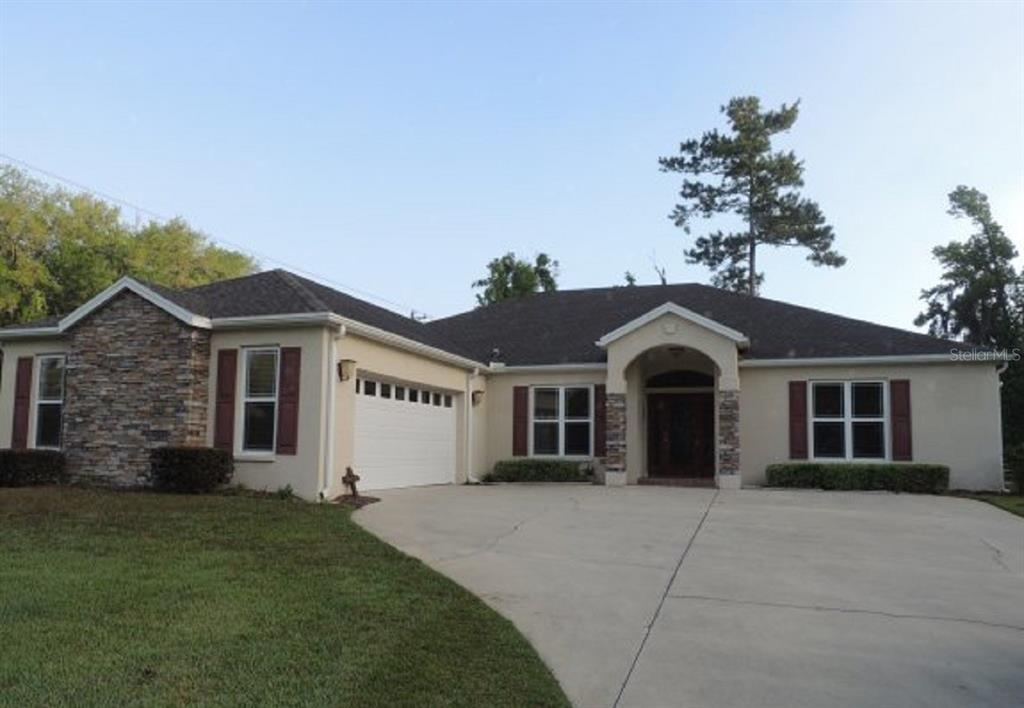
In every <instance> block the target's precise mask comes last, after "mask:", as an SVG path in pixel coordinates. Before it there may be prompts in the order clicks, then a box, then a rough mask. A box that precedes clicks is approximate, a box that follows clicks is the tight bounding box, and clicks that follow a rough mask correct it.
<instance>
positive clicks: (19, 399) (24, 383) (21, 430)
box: [11, 356, 32, 450]
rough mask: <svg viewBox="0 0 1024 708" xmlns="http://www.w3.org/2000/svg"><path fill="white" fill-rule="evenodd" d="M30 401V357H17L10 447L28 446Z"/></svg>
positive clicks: (21, 447) (22, 448)
mask: <svg viewBox="0 0 1024 708" xmlns="http://www.w3.org/2000/svg"><path fill="white" fill-rule="evenodd" d="M31 401H32V357H30V356H23V357H18V368H17V370H16V373H15V379H14V424H13V426H12V430H11V447H12V448H14V449H15V450H24V449H25V448H27V447H28V413H29V407H30V403H31Z"/></svg>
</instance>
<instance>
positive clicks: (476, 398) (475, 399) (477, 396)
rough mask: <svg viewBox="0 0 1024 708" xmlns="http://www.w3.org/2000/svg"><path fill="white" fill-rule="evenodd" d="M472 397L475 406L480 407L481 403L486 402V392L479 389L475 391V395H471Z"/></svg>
mask: <svg viewBox="0 0 1024 708" xmlns="http://www.w3.org/2000/svg"><path fill="white" fill-rule="evenodd" d="M470 395H471V396H472V397H473V405H474V406H478V405H480V401H482V400H484V392H483V391H480V390H479V389H478V390H476V391H473V393H472V394H470Z"/></svg>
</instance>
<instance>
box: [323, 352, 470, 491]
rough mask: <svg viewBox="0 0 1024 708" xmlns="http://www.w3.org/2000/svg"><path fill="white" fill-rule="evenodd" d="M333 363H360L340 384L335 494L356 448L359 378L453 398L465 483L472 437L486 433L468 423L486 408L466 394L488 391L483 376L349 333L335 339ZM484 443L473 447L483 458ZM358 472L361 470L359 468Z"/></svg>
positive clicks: (459, 463) (460, 474)
mask: <svg viewBox="0 0 1024 708" xmlns="http://www.w3.org/2000/svg"><path fill="white" fill-rule="evenodd" d="M335 359H336V360H337V361H340V360H342V359H351V360H354V361H355V362H356V364H355V366H356V369H357V373H356V376H354V377H352V378H350V379H349V380H348V381H345V382H337V383H336V388H335V399H334V400H335V404H334V405H335V409H334V426H333V427H334V435H335V438H334V446H335V447H334V454H333V460H334V463H333V465H332V467H333V471H332V474H331V475H330V485H331V492H332V493H334V494H340V493H342V492H343V491H344V488H343V485H342V483H341V478H342V476H343V475H344V474H345V468H346V467H348V466H350V465H352V464H353V452H354V448H355V415H356V393H355V379H356V377H361V376H369V377H372V378H376V379H380V380H384V381H391V382H394V383H398V384H404V385H409V384H422V385H423V386H425V387H430V388H433V389H437V390H441V391H445V392H447V393H450V394H452V397H453V405H454V407H455V418H456V426H457V427H456V445H457V450H456V456H455V459H456V471H455V472H456V477H455V481H456V482H464V481H465V480H466V477H467V471H468V470H469V459H470V450H469V445H468V443H467V440H468V436H469V435H470V434H471V431H472V434H473V436H474V439H476V440H477V441H479V439H480V437H482V435H483V433H484V430H485V429H484V427H483V424H482V423H478V422H476V421H473V422H468V421H469V417H470V415H475V413H476V412H477V411H479V410H480V409H481V407H482V406H475V407H473V406H472V405H471V404H470V403H469V398H468V397H467V395H466V392H467V390H470V389H469V387H470V385H472V386H473V388H478V389H481V390H484V389H486V387H487V382H486V381H485V380H484V378H483V377H480V376H477V377H474V376H473V373H472V371H471V370H469V369H467V368H463V367H460V366H456V365H454V364H448V363H446V362H443V361H438V360H436V359H432V358H428V357H426V356H422V355H420V354H416V353H413V352H409V351H406V350H404V349H399V348H397V347H393V346H389V345H386V344H383V343H380V342H377V341H374V340H371V339H367V338H366V337H361V336H359V335H355V334H345V335H343V336H341V337H338V338H337V339H336V340H335ZM480 447H481V446H480V443H479V442H476V443H474V445H473V449H474V450H475V453H474V455H475V456H477V457H479V456H480V455H482V452H481V449H480ZM356 472H357V473H358V472H359V470H356Z"/></svg>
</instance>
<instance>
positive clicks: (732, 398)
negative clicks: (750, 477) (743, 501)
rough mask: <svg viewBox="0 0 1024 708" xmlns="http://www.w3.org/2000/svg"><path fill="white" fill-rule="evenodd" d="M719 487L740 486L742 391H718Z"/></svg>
mask: <svg viewBox="0 0 1024 708" xmlns="http://www.w3.org/2000/svg"><path fill="white" fill-rule="evenodd" d="M717 481H718V487H719V489H739V488H740V481H741V480H740V392H739V391H735V390H732V391H719V392H718V475H717Z"/></svg>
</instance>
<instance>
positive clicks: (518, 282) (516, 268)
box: [473, 252, 558, 306]
mask: <svg viewBox="0 0 1024 708" xmlns="http://www.w3.org/2000/svg"><path fill="white" fill-rule="evenodd" d="M557 278H558V261H553V260H551V258H550V257H549V256H548V255H547V254H546V253H538V254H537V256H536V258H535V259H534V261H533V263H530V262H529V261H524V260H521V259H519V258H516V254H515V253H512V252H509V253H506V254H505V255H504V256H501V257H500V258H495V259H494V260H492V261H491V262H490V263H488V264H487V276H486V277H484V278H481V279H480V280H476V281H474V282H473V287H474V288H483V292H482V293H477V296H476V302H477V304H478V305H480V306H484V305H492V304H494V303H496V302H500V301H502V300H508V299H509V298H515V297H523V296H526V295H532V294H533V293H537V292H551V291H553V290H557V289H558V283H557Z"/></svg>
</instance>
